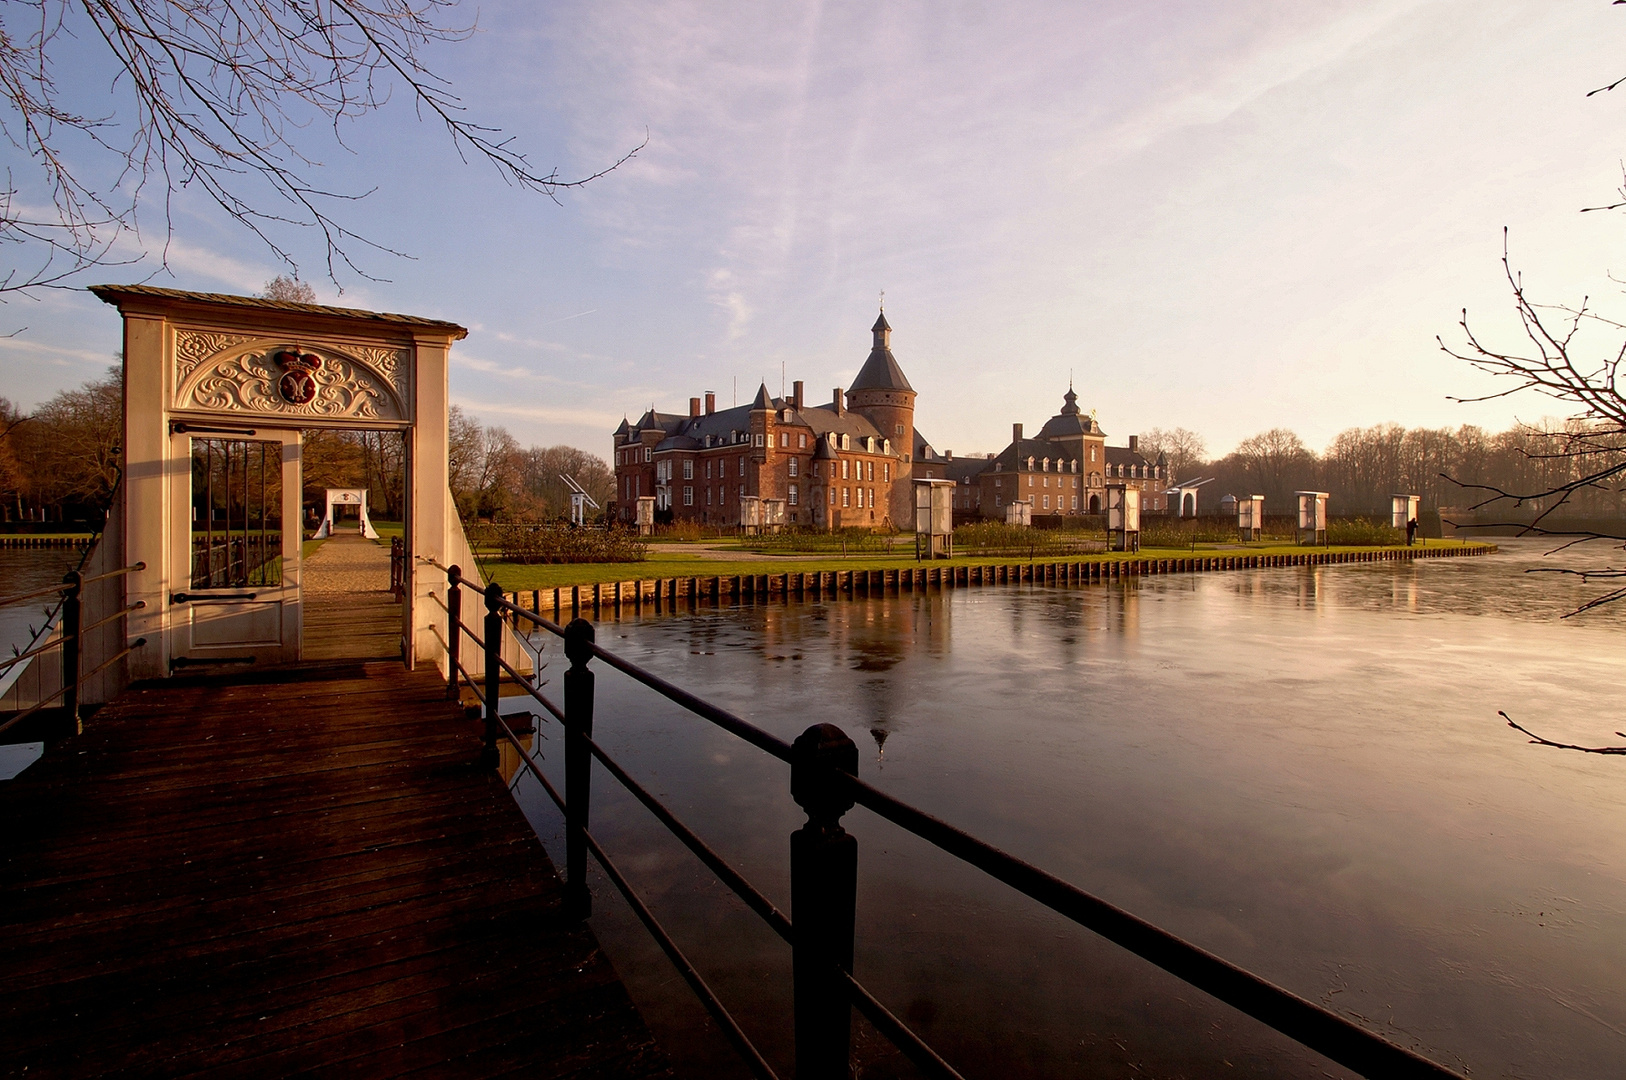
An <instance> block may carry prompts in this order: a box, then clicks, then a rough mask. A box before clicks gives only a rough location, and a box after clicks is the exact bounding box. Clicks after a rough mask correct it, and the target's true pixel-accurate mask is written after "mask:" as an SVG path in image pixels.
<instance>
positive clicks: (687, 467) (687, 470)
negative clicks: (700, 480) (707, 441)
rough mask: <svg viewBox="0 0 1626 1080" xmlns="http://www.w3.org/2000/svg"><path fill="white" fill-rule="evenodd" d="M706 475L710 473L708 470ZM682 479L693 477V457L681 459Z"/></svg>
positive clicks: (691, 478)
mask: <svg viewBox="0 0 1626 1080" xmlns="http://www.w3.org/2000/svg"><path fill="white" fill-rule="evenodd" d="M707 475H710V471H709V470H708V472H707ZM683 479H685V480H693V479H694V458H684V459H683Z"/></svg>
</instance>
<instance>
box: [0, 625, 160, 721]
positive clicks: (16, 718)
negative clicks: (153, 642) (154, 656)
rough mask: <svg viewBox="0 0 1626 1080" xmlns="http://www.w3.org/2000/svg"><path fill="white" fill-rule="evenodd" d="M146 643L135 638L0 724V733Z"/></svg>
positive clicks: (76, 687) (142, 639)
mask: <svg viewBox="0 0 1626 1080" xmlns="http://www.w3.org/2000/svg"><path fill="white" fill-rule="evenodd" d="M146 643H147V639H146V638H136V639H135V640H134V641H132V642H131V643H130V644H128V645H126V646H125V647H124V648H122V649H120V650H119V651H118V652H116V653H114V654H113V655H112V656H109V657H108V658H107V659H106V660H104V661H102V662H101V663H100V664H97V665H96V666H95V667H93V668H91V669H90V670H89V671H87V672H85V673H84V674H83V675H81V676H79V678H78V679H76V680H75V681H74V682H72V683H70V684H69V685H68V686H64V687H63V688H62V689H60V690H58V691H57V692H56V693H54V694H52V695H50V696H49V697H46V698H43V699H41V700H40V701H37V702H35V703H34V704H33V705H30V706H29V707H28V708H26V709H24V710H23V711H22V712H20V713H18V714H17V715H16V716H13V717H12V718H11V719H10V720H7V721H6V722H5V723H3V724H0V733H3V732H5V731H6V730H7V729H9V728H10V727H11V726H12V725H14V724H19V723H21V722H22V721H24V720H26V719H28V718H29V717H30V716H33V715H34V714H35V713H37V712H39V711H40V710H41V709H43V708H45V706H47V705H49V704H50V703H51V702H53V701H55V700H56V699H57V698H59V697H61V696H62V695H63V694H66V693H67V692H68V691H69V690H70V689H75V690H76V689H78V688H79V687H80V686H81V685H82V684H83V683H84V682H85V680H87V679H89V678H92V677H93V676H96V675H100V674H101V673H102V672H104V671H106V670H107V669H108V668H110V667H112V666H113V665H114V664H115V663H117V662H118V661H120V660H122V659H124V658H125V657H126V656H129V655H130V654H131V653H133V652H135V651H136V650H137V649H139V648H141V646H143V645H145V644H146Z"/></svg>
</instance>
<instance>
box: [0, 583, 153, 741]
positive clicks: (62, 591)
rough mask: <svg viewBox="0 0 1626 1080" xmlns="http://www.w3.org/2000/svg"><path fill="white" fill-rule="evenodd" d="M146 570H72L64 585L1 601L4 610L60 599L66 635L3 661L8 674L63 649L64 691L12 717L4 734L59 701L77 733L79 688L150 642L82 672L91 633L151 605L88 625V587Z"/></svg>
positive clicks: (2, 726) (0, 727)
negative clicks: (84, 573) (85, 597)
mask: <svg viewBox="0 0 1626 1080" xmlns="http://www.w3.org/2000/svg"><path fill="white" fill-rule="evenodd" d="M146 568H147V564H146V563H144V562H138V563H135V564H133V565H131V566H125V567H121V568H120V569H118V570H109V571H108V572H107V573H105V574H96V575H94V576H92V577H84V576H82V575H81V574H80V572H79V571H78V570H69V571H68V572H67V573H66V574H64V575H63V577H62V584H60V585H52V586H49V587H47V588H44V589H35V590H34V591H32V592H26V593H19V594H18V595H16V596H8V597H5V598H4V599H0V607H7V606H9V605H12V604H19V603H23V602H25V601H28V600H37V599H39V598H40V597H45V596H60V597H61V598H62V600H61V604H62V606H61V617H62V623H61V625H62V632H61V633H60V634H59V635H58V636H57V637H56V638H55V639H54V640H49V641H47V642H46V643H45V644H43V645H38V646H36V647H34V648H32V649H29V650H27V651H26V652H21V653H18V654H17V655H16V656H13V657H11V658H10V659H8V660H5V661H3V662H0V671H6V670H9V669H10V668H12V667H14V666H16V665H17V664H20V663H23V662H24V661H26V660H31V659H33V658H34V657H37V656H40V655H42V654H44V653H47V652H49V651H51V650H52V649H61V650H62V688H61V689H60V690H57V691H56V692H55V693H53V694H49V695H47V696H46V697H44V698H41V699H40V700H39V701H36V702H35V703H34V704H33V705H30V706H29V707H28V708H26V709H23V710H21V711H19V712H18V713H17V714H16V715H15V716H12V717H10V718H8V719H7V720H6V721H5V722H4V723H0V734H3V733H5V732H6V731H7V730H9V729H10V728H12V727H14V726H16V725H17V724H20V723H22V722H23V721H24V720H26V719H28V718H29V717H30V716H33V715H34V714H35V713H37V712H39V711H40V710H42V709H44V708H46V707H47V706H48V705H50V704H51V703H52V702H54V701H56V700H58V699H59V698H60V699H61V701H62V708H63V710H64V711H65V712H66V713H67V715H68V719H70V720H71V721H73V725H74V730H75V731H78V730H79V727H80V721H81V717H80V710H79V688H80V687H81V686H82V685H84V683H85V682H86V681H87V680H89V679H92V678H94V677H95V676H97V675H100V674H101V673H102V672H104V671H106V670H107V669H108V668H110V667H112V666H113V665H114V664H116V663H118V662H119V661H120V660H122V659H124V658H125V657H126V656H128V655H130V653H132V652H134V651H135V650H136V649H139V648H140V647H141V646H143V645H145V644H146V643H147V639H146V638H137V639H136V640H135V641H133V642H131V643H130V644H128V645H126V646H125V647H124V648H122V649H120V650H119V651H118V652H116V653H114V654H113V655H112V656H109V657H108V658H107V659H105V660H103V661H102V662H101V663H100V664H97V665H96V666H95V667H93V668H91V669H90V670H89V671H81V670H80V669H81V667H82V663H81V661H82V659H83V656H84V640H85V635H86V634H88V633H90V632H91V631H92V630H97V629H100V628H101V627H103V626H106V625H107V624H108V623H111V622H113V621H115V620H117V619H123V618H126V617H127V616H129V614H130V613H131V612H133V611H139V610H141V609H142V608H144V607H146V606H147V602H146V601H145V600H137V601H136V602H135V603H133V604H129V605H126V606H125V607H122V608H120V609H118V610H117V611H115V612H113V613H112V614H110V615H106V616H103V617H102V618H100V619H97V620H96V621H95V622H93V623H90V624H89V625H85V624H84V602H83V592H84V587H85V586H86V585H94V584H95V583H97V582H99V581H109V580H111V579H113V578H116V577H122V576H123V575H125V574H129V573H133V572H135V571H137V570H145V569H146Z"/></svg>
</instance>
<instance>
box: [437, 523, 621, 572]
mask: <svg viewBox="0 0 1626 1080" xmlns="http://www.w3.org/2000/svg"><path fill="white" fill-rule="evenodd" d="M469 539H470V541H471V542H472V543H474V544H475V546H477V547H478V548H480V549H482V550H484V551H488V552H489V551H495V552H496V553H497V554H498V557H499V558H500V559H501V560H502V561H503V562H512V563H524V564H527V565H529V564H533V563H620V562H643V561H644V560H645V559H646V558H648V555H649V548H648V545H647V544H646V543H645V542H644V540H643V539H641V538H640V537H638V536H637V535H635V534H633V533H630V532H627V531H625V530H621V529H573V528H569V527H568V526H561V525H485V526H481V527H479V528H478V529H476V530H473V535H471V536H470V537H469Z"/></svg>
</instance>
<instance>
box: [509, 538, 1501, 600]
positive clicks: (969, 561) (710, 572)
mask: <svg viewBox="0 0 1626 1080" xmlns="http://www.w3.org/2000/svg"><path fill="white" fill-rule="evenodd" d="M1417 546H1418V547H1424V546H1426V547H1433V548H1438V547H1450V548H1458V547H1463V546H1469V547H1492V546H1494V545H1490V544H1483V543H1473V542H1470V543H1468V544H1467V545H1464V544H1463V543H1462V542H1461V541H1457V540H1428V541H1419V543H1418V544H1417ZM696 547H697V549H699V550H706V547H705V546H703V545H696ZM712 550H716V549H715V548H712ZM1312 550H1313V551H1331V552H1341V551H1374V550H1387V549H1378V548H1373V547H1366V546H1363V547H1337V546H1335V547H1328V548H1306V547H1299V546H1297V545H1294V544H1270V543H1258V544H1197V545H1195V546H1191V545H1188V546H1186V547H1180V548H1142V549H1141V550H1140V552H1139V553H1138V554H1125V553H1123V552H1118V551H1114V552H1108V553H1104V554H1096V555H1074V556H1069V557H1058V558H1054V559H1052V558H1038V559H1033V560H1029V559H1026V558H1019V557H1015V556H977V557H966V556H957V557H955V558H954V559H938V560H936V562H935V563H917V562H916V561H915V558H914V554H913V553H912V552H911V553H910V554H907V555H894V556H891V557H888V556H884V555H877V556H865V557H854V558H849V559H843V558H840V557H835V558H831V557H828V556H808V555H785V556H776V557H774V558H771V559H762V558H757V559H728V558H711V559H708V558H702V557H700V556H699V555H697V554H690V553H688V552H654V553H652V554H651V555H650V557H649V558H648V559H647V560H645V561H644V562H633V563H568V564H539V565H530V566H525V565H520V564H518V563H503V562H486V561H484V560H481V563H480V567H481V571H482V572H483V573H484V574H485V577H486V580H488V581H491V580H495V581H497V582H499V583H501V585H502V587H503V589H504V590H506V591H509V592H517V591H523V590H526V589H551V588H554V587H556V586H562V585H592V584H596V583H598V582H606V581H638V580H647V579H649V578H670V577H732V576H734V575H736V574H783V573H813V572H815V571H820V570H882V569H885V570H895V569H901V568H904V567H913V566H929V565H936V566H982V565H991V564H995V563H999V564H1016V563H1025V562H1030V561H1032V562H1039V563H1050V562H1110V561H1114V560H1123V559H1175V558H1181V557H1189V556H1192V555H1295V554H1303V553H1305V552H1308V551H1312Z"/></svg>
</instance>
